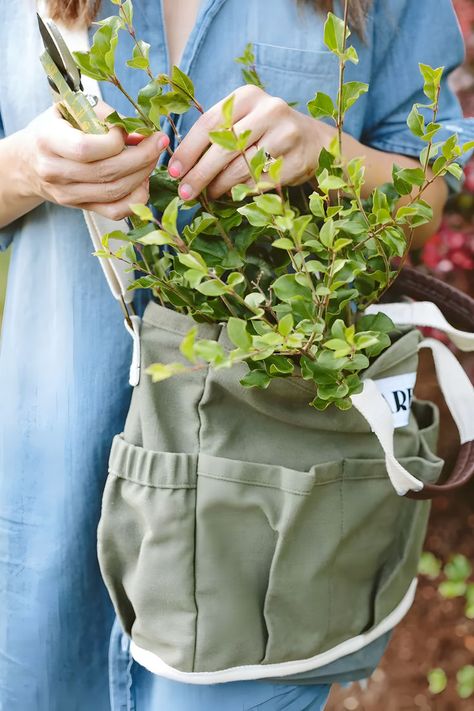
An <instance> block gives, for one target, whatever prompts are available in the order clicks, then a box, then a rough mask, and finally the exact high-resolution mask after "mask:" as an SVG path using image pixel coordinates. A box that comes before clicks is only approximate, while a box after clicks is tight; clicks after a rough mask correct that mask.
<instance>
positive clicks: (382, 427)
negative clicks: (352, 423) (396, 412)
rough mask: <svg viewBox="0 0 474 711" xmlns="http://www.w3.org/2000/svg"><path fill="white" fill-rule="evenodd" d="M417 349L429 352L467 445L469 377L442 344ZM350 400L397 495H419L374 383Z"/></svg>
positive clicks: (473, 417)
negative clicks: (373, 440) (395, 444)
mask: <svg viewBox="0 0 474 711" xmlns="http://www.w3.org/2000/svg"><path fill="white" fill-rule="evenodd" d="M469 335H470V334H469ZM418 348H419V349H422V348H430V349H431V351H432V353H433V358H434V363H435V368H436V375H437V377H438V382H439V384H440V388H441V391H442V393H443V396H444V399H445V401H446V404H447V406H448V408H449V411H450V413H451V415H452V417H453V419H454V421H455V423H456V425H457V428H458V431H459V437H460V442H461V444H464V443H465V442H470V441H471V440H473V439H474V388H473V386H472V384H471V382H470V380H469V378H468V376H467V375H466V373H465V371H464V369H463V368H462V366H461V364H460V363H459V361H458V360H457V358H456V357H455V355H454V354H453V353H451V351H450V350H449V348H447V347H446V346H445V345H444V344H443V343H441V341H437V340H435V339H434V338H426V339H424V340H423V341H421V342H420V344H419V346H418ZM351 400H352V404H353V405H354V407H355V408H356V409H357V410H358V411H359V412H360V413H361V415H363V417H365V419H366V420H367V422H368V423H369V425H370V428H371V430H372V432H373V433H374V434H375V436H376V437H377V439H378V441H379V442H380V444H381V446H382V449H383V451H384V455H385V462H386V465H387V473H388V476H389V477H390V481H391V482H392V484H393V487H394V489H395V491H396V492H397V494H399V495H400V496H403V495H404V494H406V493H407V492H408V491H421V489H422V488H423V482H422V481H420V480H419V479H417V478H416V477H414V476H413V475H412V474H410V472H409V471H407V470H406V469H405V468H404V467H403V466H402V465H401V464H400V462H398V460H397V459H396V457H395V455H394V450H393V435H394V421H393V415H392V412H391V410H390V407H389V406H388V403H387V401H386V400H385V398H384V397H383V396H382V395H381V393H380V392H379V390H378V388H377V387H376V385H375V383H374V381H373V380H366V381H365V382H364V389H363V390H362V392H361V393H359V394H357V395H353V396H352V397H351Z"/></svg>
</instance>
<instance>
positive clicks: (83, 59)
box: [72, 52, 107, 81]
mask: <svg viewBox="0 0 474 711" xmlns="http://www.w3.org/2000/svg"><path fill="white" fill-rule="evenodd" d="M72 55H73V57H74V59H75V62H76V64H77V66H78V67H79V69H80V70H81V72H82V73H83V74H85V75H86V77H90V78H91V79H96V81H106V79H107V73H106V72H105V71H101V70H100V69H97V67H96V66H93V65H92V62H91V55H90V52H73V53H72Z"/></svg>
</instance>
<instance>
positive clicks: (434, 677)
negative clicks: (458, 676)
mask: <svg viewBox="0 0 474 711" xmlns="http://www.w3.org/2000/svg"><path fill="white" fill-rule="evenodd" d="M428 684H429V690H430V693H431V694H441V693H442V692H443V691H444V690H445V689H446V687H447V685H448V678H447V676H446V672H445V671H444V669H441V667H437V668H436V669H431V671H429V672H428Z"/></svg>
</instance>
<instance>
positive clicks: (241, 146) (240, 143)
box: [236, 129, 252, 152]
mask: <svg viewBox="0 0 474 711" xmlns="http://www.w3.org/2000/svg"><path fill="white" fill-rule="evenodd" d="M251 135H252V131H251V130H250V129H248V130H247V131H242V133H239V135H238V136H237V143H236V150H237V151H239V152H242V151H245V149H246V148H247V147H248V144H249V139H250V136H251Z"/></svg>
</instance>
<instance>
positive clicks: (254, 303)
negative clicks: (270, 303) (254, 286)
mask: <svg viewBox="0 0 474 711" xmlns="http://www.w3.org/2000/svg"><path fill="white" fill-rule="evenodd" d="M244 301H245V303H246V304H248V305H249V306H250V308H251V309H256V308H258V306H260V304H263V302H264V301H265V296H264V295H263V294H261V293H260V292H258V291H254V292H251V293H250V294H247V296H246V297H245V298H244Z"/></svg>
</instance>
